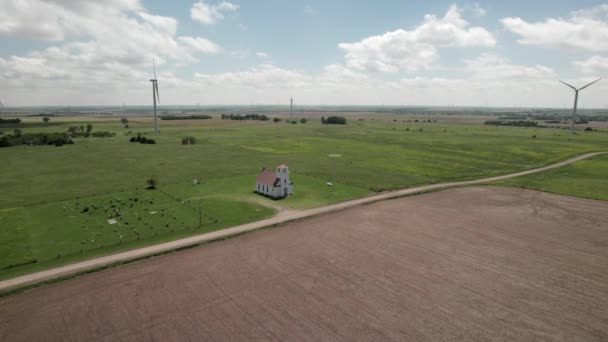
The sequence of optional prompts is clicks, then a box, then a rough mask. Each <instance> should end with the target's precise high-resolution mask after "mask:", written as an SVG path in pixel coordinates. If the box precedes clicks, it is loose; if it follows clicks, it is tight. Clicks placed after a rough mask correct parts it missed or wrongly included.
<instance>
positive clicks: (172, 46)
mask: <svg viewBox="0 0 608 342" xmlns="http://www.w3.org/2000/svg"><path fill="white" fill-rule="evenodd" d="M3 16H4V18H3V19H6V18H11V19H10V20H2V19H0V33H1V34H5V35H13V36H27V37H29V38H34V39H43V40H50V41H51V43H54V44H56V45H52V46H50V47H48V48H45V49H42V50H37V51H32V52H30V53H29V54H28V55H27V56H12V57H10V58H8V59H4V63H5V65H7V66H8V67H9V68H10V69H11V74H10V77H11V81H13V82H16V81H18V79H19V78H24V79H25V80H28V79H34V78H35V77H39V78H41V79H48V78H50V77H51V76H52V77H54V78H58V77H63V78H65V79H70V80H75V79H78V77H88V76H87V75H90V74H98V73H100V71H104V72H106V73H107V74H106V75H105V78H106V79H112V78H113V77H114V75H112V68H109V67H108V68H106V67H105V66H112V67H113V68H114V69H115V70H120V72H122V73H125V70H126V69H128V68H129V67H145V68H149V64H150V62H151V60H152V58H153V57H154V58H156V59H157V61H158V62H159V64H163V63H165V62H166V61H167V60H172V61H174V62H177V63H180V64H185V63H192V62H196V61H198V56H199V55H200V54H210V53H218V52H220V51H221V48H220V47H219V46H218V45H217V44H215V43H214V42H212V41H210V40H208V39H205V38H202V37H188V36H184V37H180V36H177V35H176V32H177V26H178V22H177V20H176V19H175V18H172V17H166V16H160V15H154V14H151V13H149V12H147V11H146V10H145V9H144V8H143V6H142V5H141V4H140V3H139V1H137V0H110V1H104V2H103V3H102V2H98V1H70V0H68V1H66V0H46V1H41V0H6V1H2V2H0V17H3ZM11 20H12V21H11ZM37 27H42V28H44V30H42V31H39V30H38V29H37ZM120 65H123V66H124V67H120ZM42 66H44V67H42ZM53 70H55V71H53ZM58 70H63V72H58ZM1 76H2V75H0V77H1ZM4 77H7V76H6V73H5V74H4Z"/></svg>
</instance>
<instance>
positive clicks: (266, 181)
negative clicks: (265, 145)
mask: <svg viewBox="0 0 608 342" xmlns="http://www.w3.org/2000/svg"><path fill="white" fill-rule="evenodd" d="M255 192H257V193H258V194H262V195H266V196H268V197H272V198H285V197H287V196H289V195H293V183H292V182H291V180H290V179H289V168H288V167H287V165H279V166H277V169H276V171H274V172H273V171H270V170H267V169H266V168H263V169H262V171H261V172H260V174H259V175H258V176H257V177H256V179H255Z"/></svg>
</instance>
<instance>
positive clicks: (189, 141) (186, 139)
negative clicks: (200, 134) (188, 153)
mask: <svg viewBox="0 0 608 342" xmlns="http://www.w3.org/2000/svg"><path fill="white" fill-rule="evenodd" d="M194 144H196V138H195V137H190V136H188V137H183V138H182V145H194Z"/></svg>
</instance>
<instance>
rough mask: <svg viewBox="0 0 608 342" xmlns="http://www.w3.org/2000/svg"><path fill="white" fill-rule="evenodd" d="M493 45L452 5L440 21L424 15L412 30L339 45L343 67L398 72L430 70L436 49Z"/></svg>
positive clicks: (485, 33) (485, 35)
mask: <svg viewBox="0 0 608 342" xmlns="http://www.w3.org/2000/svg"><path fill="white" fill-rule="evenodd" d="M495 45H496V40H495V39H494V37H493V36H492V34H491V33H490V32H488V31H487V30H486V29H484V28H482V27H470V26H469V23H468V22H467V21H466V20H464V19H463V18H462V15H461V10H460V9H459V8H458V7H457V6H455V5H453V6H451V7H450V8H449V10H448V11H447V13H446V14H445V15H444V16H443V17H442V18H438V17H436V16H435V15H430V14H427V15H426V16H425V17H424V21H423V22H422V23H421V24H420V25H419V26H418V27H416V28H414V29H413V30H409V31H407V30H403V29H399V30H396V31H392V32H387V33H384V34H382V35H378V36H372V37H368V38H365V39H363V40H361V41H359V42H356V43H341V44H339V45H338V46H339V47H340V48H341V49H342V50H344V51H346V56H345V57H346V64H347V66H348V67H350V68H353V69H356V70H360V71H381V72H397V71H399V70H406V71H417V70H420V69H429V68H430V67H431V66H433V65H434V63H435V62H436V61H437V60H438V59H439V52H438V50H439V48H449V47H473V46H477V47H493V46H495Z"/></svg>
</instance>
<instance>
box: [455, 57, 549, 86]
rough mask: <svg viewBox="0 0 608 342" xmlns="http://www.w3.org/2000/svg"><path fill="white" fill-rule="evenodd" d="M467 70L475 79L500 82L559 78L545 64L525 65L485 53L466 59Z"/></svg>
mask: <svg viewBox="0 0 608 342" xmlns="http://www.w3.org/2000/svg"><path fill="white" fill-rule="evenodd" d="M465 65H466V70H467V71H468V72H470V73H471V74H472V76H473V78H475V79H481V80H493V81H498V82H504V81H513V80H514V81H520V82H525V81H529V80H550V81H554V80H556V79H557V74H556V73H555V71H554V70H553V69H551V68H549V67H547V66H544V65H534V66H524V65H518V64H513V63H511V61H509V60H508V59H506V58H504V57H500V56H498V55H495V54H489V53H484V54H482V55H480V56H479V57H477V58H475V59H470V60H466V61H465Z"/></svg>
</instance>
